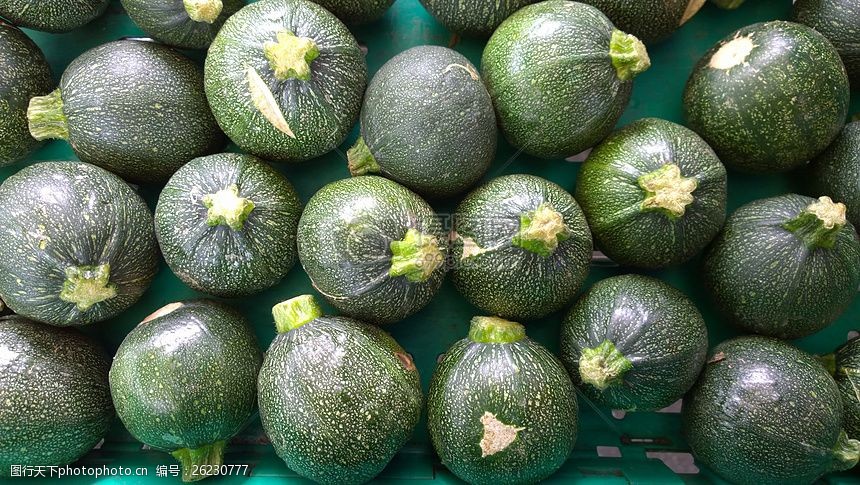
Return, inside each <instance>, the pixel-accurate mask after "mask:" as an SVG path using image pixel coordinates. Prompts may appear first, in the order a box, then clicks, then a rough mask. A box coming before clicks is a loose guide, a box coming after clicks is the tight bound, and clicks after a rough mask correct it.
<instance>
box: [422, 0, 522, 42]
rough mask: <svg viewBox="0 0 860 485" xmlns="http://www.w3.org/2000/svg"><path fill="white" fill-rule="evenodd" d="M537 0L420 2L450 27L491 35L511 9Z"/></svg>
mask: <svg viewBox="0 0 860 485" xmlns="http://www.w3.org/2000/svg"><path fill="white" fill-rule="evenodd" d="M535 1H536V0H468V1H462V0H421V5H424V8H426V9H427V11H428V12H430V14H431V15H433V17H435V18H436V20H438V21H439V22H441V23H442V24H443V25H444V26H445V27H447V28H448V30H450V31H452V32H455V33H457V34H463V35H473V36H479V37H488V36H489V35H490V34H492V33H493V31H494V30H496V27H498V26H499V24H501V23H502V21H503V20H505V19H506V18H508V17H509V16H510V15H511V14H512V13H514V12H516V11H517V10H519V9H520V8H522V7H525V6H526V5H528V4H530V3H535Z"/></svg>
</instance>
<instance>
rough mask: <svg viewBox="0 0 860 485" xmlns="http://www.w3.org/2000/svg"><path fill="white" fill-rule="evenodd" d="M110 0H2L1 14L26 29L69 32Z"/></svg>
mask: <svg viewBox="0 0 860 485" xmlns="http://www.w3.org/2000/svg"><path fill="white" fill-rule="evenodd" d="M108 4H110V0H4V1H3V2H2V3H0V17H3V18H5V19H6V20H8V21H10V22H12V23H14V24H16V25H18V26H19V27H26V28H28V29H35V30H41V31H44V32H68V31H70V30H74V29H77V28H78V27H81V26H83V25H85V24H88V23H90V21H92V20H94V19H95V18H96V17H99V16H100V15H101V14H102V13H103V12H104V11H105V10H106V9H107V6H108Z"/></svg>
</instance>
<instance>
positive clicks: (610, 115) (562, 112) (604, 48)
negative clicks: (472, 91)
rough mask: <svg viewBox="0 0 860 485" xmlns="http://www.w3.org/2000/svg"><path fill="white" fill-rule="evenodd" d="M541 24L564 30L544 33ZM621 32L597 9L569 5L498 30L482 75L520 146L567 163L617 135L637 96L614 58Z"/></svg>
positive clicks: (518, 17) (557, 1)
mask: <svg viewBox="0 0 860 485" xmlns="http://www.w3.org/2000/svg"><path fill="white" fill-rule="evenodd" d="M540 25H555V26H556V28H555V29H554V30H553V31H552V32H550V33H544V32H543V31H542V30H540V29H539V28H538V26H540ZM613 29H614V27H613V26H612V22H610V21H609V19H607V18H606V16H605V15H603V14H602V13H600V11H599V10H597V9H596V8H594V7H591V6H589V5H585V4H581V3H577V2H569V1H565V0H548V1H545V2H541V3H538V4H535V5H529V6H527V7H524V8H522V9H520V10H519V11H517V13H515V14H514V15H511V16H510V17H508V19H507V20H506V21H505V22H503V23H502V25H500V26H499V28H498V29H496V32H495V33H494V34H493V36H492V37H491V38H490V41H489V42H488V43H487V46H486V48H485V49H484V54H483V57H482V59H481V70H482V73H483V77H484V81H485V82H486V84H487V89H488V90H489V92H490V96H491V97H492V98H493V104H494V105H495V107H496V114H497V115H498V119H499V125H500V126H501V128H502V131H503V132H504V134H505V136H506V137H507V139H508V141H510V143H511V144H512V145H514V146H515V147H517V148H519V149H521V150H522V151H524V152H525V153H527V154H530V155H535V156H538V157H544V158H561V157H566V156H570V155H575V154H577V153H579V152H581V151H583V150H585V149H586V148H590V147H591V146H593V145H594V144H596V143H597V142H599V141H600V140H602V139H603V138H605V137H606V135H608V134H609V133H610V132H611V131H612V128H613V127H614V126H615V123H616V121H618V118H619V117H620V116H621V113H622V112H623V111H624V108H626V107H627V103H628V101H629V100H630V94H631V92H632V90H633V83H632V81H622V80H621V79H619V78H618V74H617V72H616V70H615V68H614V67H613V66H612V60H611V59H610V57H609V40H610V37H611V36H612V31H613Z"/></svg>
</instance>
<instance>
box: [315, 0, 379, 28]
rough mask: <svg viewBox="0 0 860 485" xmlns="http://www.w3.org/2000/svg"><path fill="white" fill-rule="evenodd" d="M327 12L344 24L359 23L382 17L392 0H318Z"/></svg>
mask: <svg viewBox="0 0 860 485" xmlns="http://www.w3.org/2000/svg"><path fill="white" fill-rule="evenodd" d="M316 3H318V4H320V5H322V6H323V7H325V8H326V10H328V11H329V12H331V13H333V14H335V16H337V18H339V19H340V20H342V21H343V22H344V23H346V24H350V25H360V24H366V23H369V22H373V21H374V20H378V19H379V18H380V17H382V15H383V14H385V12H386V11H387V10H388V8H389V7H391V5H392V4H393V3H394V0H318V1H317V2H316Z"/></svg>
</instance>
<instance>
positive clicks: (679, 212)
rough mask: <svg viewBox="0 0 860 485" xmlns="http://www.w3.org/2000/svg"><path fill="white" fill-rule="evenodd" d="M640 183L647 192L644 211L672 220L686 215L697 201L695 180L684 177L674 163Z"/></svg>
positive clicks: (661, 168)
mask: <svg viewBox="0 0 860 485" xmlns="http://www.w3.org/2000/svg"><path fill="white" fill-rule="evenodd" d="M638 182H639V187H640V188H641V189H642V190H644V191H645V199H644V200H643V201H642V210H643V211H657V212H661V213H663V214H665V215H666V216H668V217H669V219H672V220H675V219H678V218H679V217H682V216H683V215H684V213H685V212H686V210H687V206H688V205H690V204H692V203H693V201H694V200H695V198H694V197H693V192H694V191H695V190H696V188H697V187H698V186H699V182H698V181H697V180H696V179H695V178H692V177H689V178H688V177H683V176H682V175H681V169H680V168H679V167H678V166H677V165H675V164H674V163H667V164H666V165H663V166H662V167H660V168H658V169H657V170H655V171H653V172H650V173H646V174H645V175H642V176H640V177H639V180H638Z"/></svg>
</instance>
